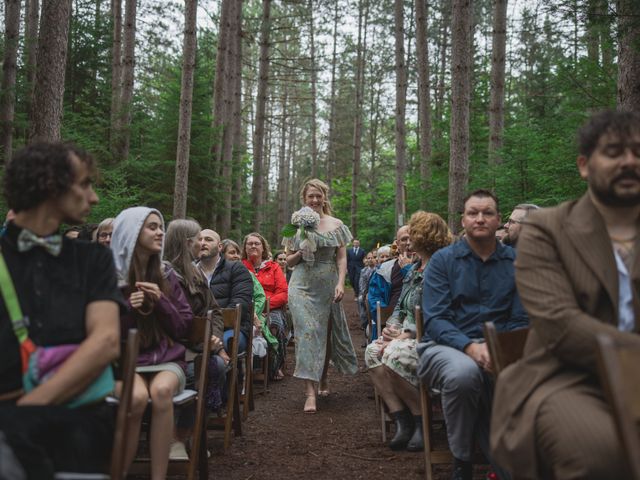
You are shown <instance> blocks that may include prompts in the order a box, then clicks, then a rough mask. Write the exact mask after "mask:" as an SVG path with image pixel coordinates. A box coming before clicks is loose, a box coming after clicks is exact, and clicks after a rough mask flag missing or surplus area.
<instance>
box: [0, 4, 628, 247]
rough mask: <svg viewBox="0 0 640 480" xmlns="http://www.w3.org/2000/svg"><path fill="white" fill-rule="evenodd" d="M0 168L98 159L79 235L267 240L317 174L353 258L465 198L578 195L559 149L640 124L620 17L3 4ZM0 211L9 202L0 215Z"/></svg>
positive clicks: (509, 200) (522, 7)
mask: <svg viewBox="0 0 640 480" xmlns="http://www.w3.org/2000/svg"><path fill="white" fill-rule="evenodd" d="M2 18H3V19H4V28H5V33H4V37H3V39H2V44H1V50H2V56H3V64H2V84H1V86H0V132H1V136H2V149H1V152H0V154H1V155H2V162H3V164H4V163H5V162H7V161H9V160H10V158H11V155H12V153H13V152H14V151H15V150H16V149H18V148H20V147H21V146H23V145H25V144H27V143H29V142H30V141H33V140H34V139H36V138H40V139H46V140H58V139H63V140H70V141H74V142H76V143H78V144H79V145H80V146H82V147H83V148H85V149H87V150H89V151H90V152H91V153H92V154H93V155H94V156H95V158H96V159H97V162H98V165H99V172H100V173H99V176H98V178H97V190H98V193H99V195H100V203H99V204H98V205H97V206H96V207H95V208H94V211H93V213H92V216H91V219H90V220H91V221H96V222H97V221H100V220H101V219H103V218H105V217H110V216H115V215H116V214H117V213H118V212H119V211H120V210H121V209H123V208H125V207H128V206H131V205H135V204H139V205H148V206H152V207H156V208H158V209H159V210H160V211H161V212H163V214H164V215H165V219H166V220H170V219H171V218H181V217H185V216H188V217H192V218H195V219H196V220H198V221H199V222H200V223H201V224H202V225H203V227H211V228H214V229H216V230H217V231H218V232H219V233H220V234H221V236H222V237H223V238H225V237H231V238H235V239H241V236H242V235H244V234H246V233H248V232H251V231H259V232H261V233H263V234H264V235H265V236H266V237H267V238H268V239H269V240H270V241H272V242H274V243H275V245H279V243H280V239H279V232H280V230H281V228H282V227H283V225H285V224H287V223H289V219H290V216H291V213H292V212H293V211H294V210H296V209H297V208H298V207H299V206H300V199H299V189H300V186H301V184H302V183H303V182H304V180H305V179H306V178H309V177H311V176H313V177H318V178H321V179H323V180H324V181H326V182H327V183H328V184H329V186H330V189H331V201H332V204H333V208H334V213H335V215H336V216H337V217H339V218H340V219H342V220H343V221H344V222H345V223H346V224H347V225H349V227H350V228H351V230H352V232H353V234H354V235H356V236H358V237H359V238H360V239H361V241H362V243H363V245H364V246H365V247H367V248H369V247H371V246H372V245H374V244H376V243H377V242H386V241H389V240H390V239H391V238H392V236H393V234H394V231H395V228H396V226H397V225H399V224H402V223H403V222H406V220H407V218H408V216H409V215H410V214H411V213H412V212H413V211H415V210H417V209H420V208H422V209H427V210H429V211H433V212H436V213H438V214H440V215H442V216H443V218H445V219H448V222H449V225H450V226H451V227H452V228H453V229H454V230H456V229H457V228H456V227H457V224H458V218H459V217H458V216H459V212H460V210H461V202H462V198H463V197H464V195H465V193H466V192H468V191H470V190H472V189H475V188H489V189H492V190H494V191H495V193H496V194H497V195H498V197H499V198H500V201H501V208H502V210H503V212H505V213H507V214H508V212H509V211H510V209H511V208H512V207H513V206H514V205H515V204H517V203H522V202H527V203H536V204H538V205H540V206H552V205H555V204H557V203H559V202H561V201H564V200H567V199H571V198H575V197H577V196H579V195H581V194H582V193H583V192H584V190H585V185H584V183H583V181H582V180H581V179H580V178H579V176H578V174H577V171H576V167H575V157H576V147H575V132H576V129H577V128H578V127H579V126H580V125H581V124H582V123H583V121H584V120H585V118H586V117H587V116H588V114H589V113H590V112H593V111H595V110H600V109H604V108H623V109H636V110H637V109H639V108H640V7H639V4H638V2H637V0H618V1H616V2H608V1H606V0H526V1H525V0H511V1H508V0H439V1H427V0H415V1H414V0H200V1H198V0H184V2H183V1H174V0H110V1H107V0H42V1H40V0H5V1H4V5H3V9H2ZM2 206H3V207H5V210H6V206H5V205H2Z"/></svg>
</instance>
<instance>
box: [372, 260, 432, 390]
mask: <svg viewBox="0 0 640 480" xmlns="http://www.w3.org/2000/svg"><path fill="white" fill-rule="evenodd" d="M423 280H424V272H423V270H418V264H414V265H413V266H412V267H411V270H410V271H409V272H408V273H407V276H406V277H405V278H404V281H403V284H402V293H401V294H400V298H399V299H398V303H397V304H396V307H395V309H394V311H393V314H392V315H391V317H389V319H388V320H387V326H389V325H394V324H395V325H397V326H398V327H401V328H402V331H403V332H412V333H413V335H414V337H415V333H416V320H415V318H414V309H415V307H416V305H420V304H421V302H422V283H423ZM416 345H417V342H416V340H415V338H403V339H399V340H393V341H391V342H390V343H389V344H388V345H387V346H386V348H385V349H384V352H383V355H382V358H380V356H379V355H380V347H381V345H380V344H379V343H377V342H372V343H370V344H369V345H368V346H367V350H366V352H365V363H366V364H367V367H369V368H375V367H379V366H380V365H386V366H387V367H389V368H390V369H391V370H393V371H394V372H395V373H397V374H398V375H400V376H401V377H402V378H404V379H405V380H406V381H408V382H409V383H411V384H412V385H414V386H415V387H418V386H419V379H418V376H417V373H416V368H417V365H418V353H417V352H416Z"/></svg>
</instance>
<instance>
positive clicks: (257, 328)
mask: <svg viewBox="0 0 640 480" xmlns="http://www.w3.org/2000/svg"><path fill="white" fill-rule="evenodd" d="M221 254H222V255H223V256H224V258H225V259H227V260H229V261H231V262H236V261H239V260H240V246H239V245H238V244H237V243H236V242H234V241H233V240H230V239H228V238H226V239H224V240H223V241H222V252H221ZM249 273H251V280H252V281H253V342H252V344H251V345H252V347H253V356H254V358H255V357H259V358H262V357H264V356H265V355H266V354H267V348H268V346H269V343H273V344H275V345H277V344H278V341H277V340H276V339H275V338H274V337H273V336H272V335H271V332H269V329H268V328H266V327H265V326H264V324H265V322H264V320H263V317H264V316H263V312H264V306H265V304H266V301H267V297H266V295H265V294H264V288H262V285H260V282H259V281H258V279H257V278H256V276H255V274H254V273H253V272H251V271H249Z"/></svg>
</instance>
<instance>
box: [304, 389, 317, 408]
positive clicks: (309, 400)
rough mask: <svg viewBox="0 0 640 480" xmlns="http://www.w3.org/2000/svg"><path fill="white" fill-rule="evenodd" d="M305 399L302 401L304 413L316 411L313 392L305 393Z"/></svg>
mask: <svg viewBox="0 0 640 480" xmlns="http://www.w3.org/2000/svg"><path fill="white" fill-rule="evenodd" d="M305 395H306V396H307V399H306V400H305V402H304V410H303V412H304V413H316V396H315V394H313V393H307V394H305Z"/></svg>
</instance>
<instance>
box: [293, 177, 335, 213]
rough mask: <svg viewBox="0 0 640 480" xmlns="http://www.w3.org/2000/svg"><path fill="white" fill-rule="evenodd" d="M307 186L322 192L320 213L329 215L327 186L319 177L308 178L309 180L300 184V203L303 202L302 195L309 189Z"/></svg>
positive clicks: (330, 211) (329, 203)
mask: <svg viewBox="0 0 640 480" xmlns="http://www.w3.org/2000/svg"><path fill="white" fill-rule="evenodd" d="M309 187H313V188H317V189H318V190H320V191H321V192H322V195H323V196H324V203H323V204H322V213H324V214H325V215H331V214H332V210H331V202H330V201H329V186H328V185H327V184H326V183H324V182H323V181H322V180H320V179H317V178H310V179H309V180H307V181H306V182H304V185H302V188H301V189H300V202H301V203H302V205H304V204H305V203H304V202H305V200H304V197H305V195H306V194H307V190H308V189H309Z"/></svg>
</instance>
